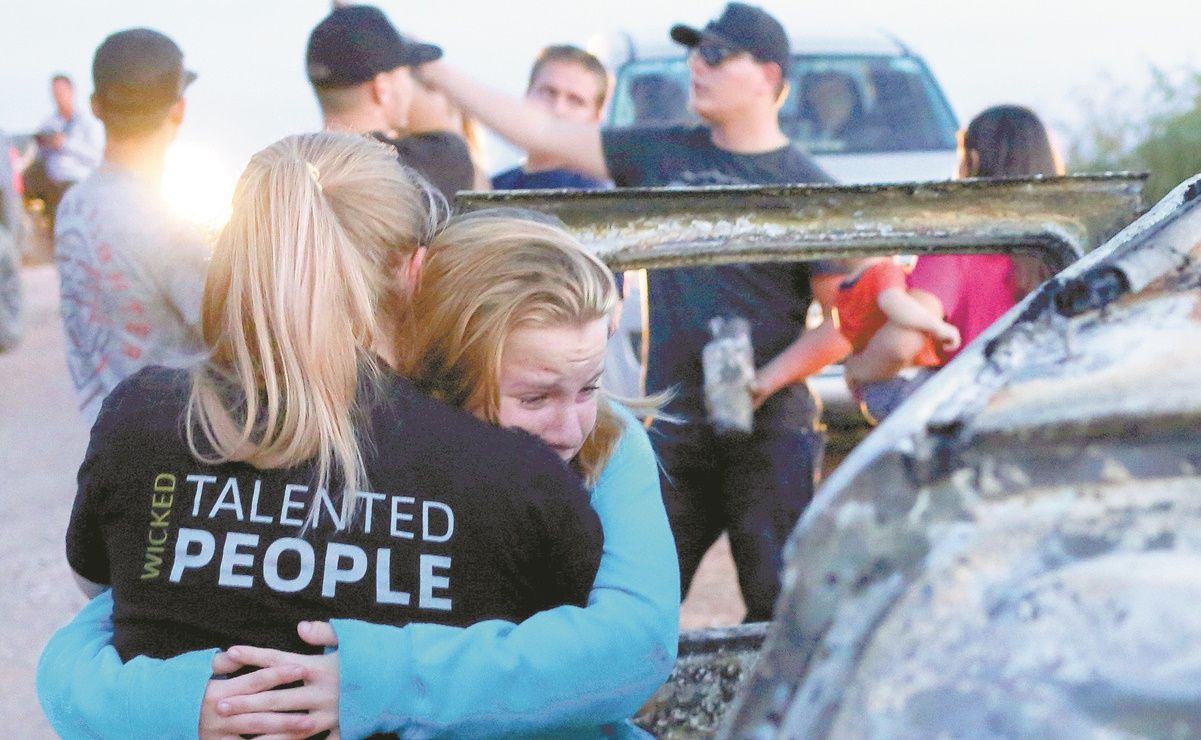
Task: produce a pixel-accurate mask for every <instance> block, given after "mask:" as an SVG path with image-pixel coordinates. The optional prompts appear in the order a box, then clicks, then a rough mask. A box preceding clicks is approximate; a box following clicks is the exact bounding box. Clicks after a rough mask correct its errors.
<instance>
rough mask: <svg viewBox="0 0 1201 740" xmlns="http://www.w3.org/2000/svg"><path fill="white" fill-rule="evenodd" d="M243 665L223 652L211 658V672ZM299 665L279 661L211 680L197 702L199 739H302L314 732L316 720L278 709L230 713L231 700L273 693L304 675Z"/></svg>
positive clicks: (219, 673)
mask: <svg viewBox="0 0 1201 740" xmlns="http://www.w3.org/2000/svg"><path fill="white" fill-rule="evenodd" d="M242 667H243V666H242V664H241V663H238V662H237V661H234V660H232V659H231V658H229V656H228V655H227V654H226V653H217V655H216V656H215V657H214V658H213V674H214V675H223V674H226V673H232V672H234V671H236V670H238V669H240V668H242ZM304 672H305V671H304V668H303V667H302V666H300V665H293V664H281V665H277V666H274V667H271V668H261V669H259V670H257V671H254V672H252V673H247V674H245V675H243V676H238V677H236V678H229V679H222V678H214V679H210V680H209V682H208V686H207V687H206V688H205V691H204V699H203V700H202V701H201V703H200V727H199V733H198V734H199V737H200V738H201V740H236V739H237V738H240V737H243V736H244V735H264V736H267V737H273V738H276V737H278V738H305V737H309V736H310V735H312V734H313V733H315V732H317V731H318V730H317V721H316V720H315V719H314V718H312V717H310V716H309V715H307V714H285V713H278V712H247V713H244V714H235V713H233V710H232V706H231V704H230V700H231V699H233V700H236V699H237V698H238V697H239V696H246V695H258V694H260V693H263V692H265V693H268V694H270V693H274V692H273V691H272V690H273V689H274V688H275V687H276V686H280V685H283V684H287V683H292V682H295V681H300V680H301V679H303V678H304Z"/></svg>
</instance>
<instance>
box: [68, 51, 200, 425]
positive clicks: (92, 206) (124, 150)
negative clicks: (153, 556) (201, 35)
mask: <svg viewBox="0 0 1201 740" xmlns="http://www.w3.org/2000/svg"><path fill="white" fill-rule="evenodd" d="M92 78H93V82H94V86H95V92H94V93H93V94H92V111H93V112H94V113H95V114H96V117H97V118H99V119H100V121H101V123H103V124H104V130H105V134H106V142H105V146H104V161H103V163H102V164H101V166H100V167H99V168H98V169H97V170H96V171H94V172H93V173H92V174H91V175H89V176H88V177H87V179H85V180H83V181H82V182H80V183H79V184H78V185H76V186H75V187H73V188H71V190H70V192H68V193H67V195H66V197H65V198H64V199H63V201H62V204H61V205H60V206H59V211H58V222H57V224H56V226H55V230H54V258H55V261H56V263H57V265H58V275H59V280H60V282H61V298H60V312H61V314H62V319H63V327H64V329H65V330H66V339H67V367H68V369H69V370H70V372H71V379H72V381H73V382H74V384H75V390H76V392H77V394H78V397H79V407H80V410H81V411H82V412H83V415H84V417H85V418H86V419H87V421H88V423H89V424H90V423H91V422H93V421H94V420H95V418H96V414H97V413H98V412H99V411H100V404H101V402H103V401H104V398H105V396H107V395H108V393H109V392H110V391H111V390H112V389H113V388H115V387H116V386H117V384H118V383H120V382H121V381H122V380H123V379H125V378H126V377H127V376H129V375H132V374H133V373H135V372H136V371H138V370H139V369H140V368H142V367H145V366H147V365H167V366H172V367H179V366H183V365H188V364H191V362H192V361H193V360H194V359H195V358H196V357H197V355H198V354H199V353H201V352H202V351H203V349H204V343H203V341H202V340H201V336H200V295H201V292H202V290H203V287H204V276H205V271H206V269H207V266H208V259H209V251H210V250H209V247H208V245H207V244H206V243H205V241H204V239H203V238H202V236H201V235H200V233H199V232H197V231H195V230H194V229H193V228H192V227H190V226H189V225H188V224H187V223H185V222H184V221H182V220H181V219H180V218H178V217H177V216H175V215H174V214H172V213H171V212H170V211H169V210H168V209H167V206H166V204H165V203H164V202H163V200H162V195H161V193H160V187H161V182H162V176H163V166H164V161H165V158H166V154H167V149H168V147H170V145H171V143H172V142H173V141H174V140H175V135H176V132H177V131H178V130H179V126H180V124H181V123H182V122H183V117H184V97H183V95H184V89H185V88H186V87H187V86H188V85H189V84H191V82H192V81H193V80H194V79H196V75H195V73H193V72H190V71H188V70H187V69H186V68H185V67H184V65H183V53H182V52H181V51H180V50H179V47H178V46H176V44H175V42H174V41H172V40H171V39H169V38H167V37H166V36H164V35H163V34H161V33H159V32H157V31H152V30H150V29H148V28H132V29H129V30H126V31H119V32H117V33H114V34H112V35H111V36H109V37H108V38H106V39H105V40H104V43H102V44H101V45H100V47H99V48H97V49H96V55H95V58H94V59H93V62H92Z"/></svg>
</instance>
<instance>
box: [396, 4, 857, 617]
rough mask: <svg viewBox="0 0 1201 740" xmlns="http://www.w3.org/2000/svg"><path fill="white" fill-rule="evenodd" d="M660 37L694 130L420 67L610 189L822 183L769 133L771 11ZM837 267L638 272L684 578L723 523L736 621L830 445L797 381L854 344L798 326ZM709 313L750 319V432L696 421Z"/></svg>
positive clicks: (774, 559)
mask: <svg viewBox="0 0 1201 740" xmlns="http://www.w3.org/2000/svg"><path fill="white" fill-rule="evenodd" d="M671 37H672V39H674V40H675V41H676V42H677V43H680V44H682V45H683V46H685V47H687V48H688V49H689V60H688V64H689V68H690V70H691V73H692V86H691V106H692V108H693V110H694V111H695V112H696V114H697V115H698V116H699V117H700V119H701V120H702V121H703V125H700V126H680V127H671V128H655V129H626V130H619V131H617V130H615V131H603V132H602V131H601V130H600V128H599V126H596V125H586V124H582V123H579V122H574V121H565V120H562V119H556V118H554V117H553V116H550V115H548V114H546V113H545V111H539V110H538V109H537V108H536V107H535V106H532V105H529V104H523V103H522V102H520V101H516V100H513V99H511V98H508V97H507V96H504V95H500V94H498V93H495V92H493V91H491V90H488V89H487V88H485V87H483V86H481V85H478V84H476V83H475V82H473V81H472V80H470V79H468V78H467V77H465V76H463V75H462V74H459V73H458V72H456V71H455V70H453V69H451V68H450V67H448V66H447V65H446V64H445V63H444V62H441V61H437V62H433V63H431V64H428V65H424V66H423V67H421V68H419V72H420V74H422V75H423V76H424V78H425V79H426V80H428V81H429V82H431V83H432V84H434V85H436V86H437V87H439V88H440V89H442V90H443V91H444V92H445V93H446V94H447V95H448V96H449V97H451V98H452V99H453V100H454V101H455V102H456V103H457V104H458V105H460V106H461V107H462V108H464V109H465V110H467V111H468V112H470V113H472V114H473V115H475V116H477V117H478V118H479V119H480V120H481V121H482V122H483V123H484V124H486V125H488V126H489V127H491V128H493V129H494V130H496V131H497V132H498V133H500V134H501V135H502V136H504V137H505V138H507V139H509V140H510V141H511V142H513V143H514V144H515V145H517V146H518V147H520V148H523V149H526V150H527V151H528V152H530V156H531V157H533V156H535V155H537V156H539V157H549V158H555V159H557V160H558V161H560V162H562V163H563V164H564V166H567V167H569V168H571V169H573V170H575V171H577V172H581V173H583V174H586V175H590V176H592V177H597V178H604V179H611V180H613V181H614V182H615V183H616V184H617V185H618V186H621V187H631V186H667V185H694V186H700V185H727V184H765V185H769V184H781V183H814V182H830V177H829V176H828V175H827V174H826V173H825V172H823V171H822V170H821V168H819V167H818V166H817V165H816V164H814V163H813V161H812V160H811V159H809V157H808V156H807V155H806V154H805V153H804V152H802V151H801V150H800V149H798V148H797V147H796V146H794V145H793V144H792V142H791V141H790V140H789V139H788V137H787V136H786V135H785V134H784V133H783V131H781V130H780V125H779V118H778V111H779V106H780V103H781V102H782V100H783V98H784V97H785V96H786V95H787V92H788V86H787V83H786V80H787V75H788V69H789V66H790V62H791V54H790V51H789V45H788V36H787V34H786V33H785V32H784V29H783V27H782V26H781V25H780V23H779V22H778V21H777V20H776V19H775V18H773V17H772V16H771V15H769V14H768V13H766V12H764V11H763V10H762V9H760V8H757V7H753V6H750V5H744V4H742V3H730V4H729V5H727V6H726V8H725V10H724V11H723V12H722V14H721V16H720V17H719V18H717V19H716V20H714V21H712V22H710V23H709V24H708V25H706V26H705V27H704V28H703V29H696V28H692V27H689V26H684V25H677V26H675V27H673V28H672V29H671ZM840 271H841V267H839V266H836V265H833V264H822V263H808V264H788V265H780V264H757V265H723V266H705V267H689V268H677V269H666V270H652V271H650V273H649V274H648V289H649V297H648V299H649V329H650V353H649V356H648V362H647V391H648V392H651V393H654V392H658V391H663V390H667V389H674V390H675V392H676V394H675V396H674V398H673V399H672V401H671V402H670V403H669V404H668V407H667V412H668V413H670V414H672V415H673V416H676V417H678V418H682V419H684V423H682V424H674V425H673V424H658V425H656V431H657V433H656V434H655V435H653V437H652V438H653V439H654V440H655V443H656V444H655V449H656V452H657V453H658V455H659V458H660V460H661V462H662V465H663V469H664V472H665V474H664V476H663V480H662V482H663V496H664V501H665V503H666V506H667V512H668V515H669V517H670V518H671V523H672V530H673V531H674V533H675V537H676V545H677V550H678V553H679V556H680V570H681V576H682V585H683V587H684V588H685V589H687V588H688V586H689V584H690V583H691V580H692V577H693V575H694V574H695V572H696V569H697V566H698V565H699V564H700V560H701V558H702V557H703V556H704V554H705V552H706V551H707V550H708V549H709V547H710V546H711V545H712V544H713V542H714V541H716V539H717V538H718V537H719V536H720V535H721V533H722V531H723V530H724V531H727V532H728V533H729V536H730V546H731V550H732V552H733V555H734V560H735V564H736V566H737V568H738V578H739V585H740V587H741V589H742V595H743V599H744V601H745V602H746V605H747V615H746V620H747V621H758V620H766V619H770V618H771V613H772V607H773V605H774V603H775V600H776V596H777V595H778V594H779V588H780V580H779V574H780V569H781V567H782V564H783V560H782V550H783V546H784V542H785V540H786V539H787V537H788V534H789V532H790V531H791V530H792V527H793V525H795V523H796V521H797V519H798V518H799V516H800V514H801V511H802V510H803V509H804V507H805V505H806V504H807V503H808V501H809V499H810V498H811V496H812V494H813V487H814V483H815V480H816V478H817V476H818V474H819V469H820V464H821V457H822V452H823V450H824V446H825V439H824V436H823V435H822V434H821V432H820V431H819V428H820V427H819V423H818V418H817V417H818V404H817V402H816V400H815V399H814V398H813V396H812V394H811V393H810V392H809V389H808V387H807V386H806V385H805V384H804V382H803V381H804V379H805V377H807V376H808V375H810V374H812V373H815V372H817V371H818V370H820V369H821V368H822V367H824V366H825V365H827V364H829V363H830V362H833V361H837V360H839V359H841V357H842V356H843V355H845V353H846V352H847V350H848V349H849V346H848V345H847V343H846V342H845V340H844V339H842V337H841V335H839V333H838V331H837V329H835V328H834V327H833V322H830V321H827V322H826V323H825V324H823V325H822V326H821V327H819V328H818V329H816V330H814V331H810V332H806V331H805V315H806V312H807V309H808V307H809V304H810V302H811V301H812V299H813V298H815V297H816V298H817V300H818V301H820V302H821V304H822V305H823V308H824V307H826V306H829V305H832V304H833V298H834V296H835V294H836V292H837V286H838V283H839V281H840V279H841V274H840ZM827 315H828V309H827ZM717 316H741V317H744V318H746V319H749V320H750V323H751V327H752V341H753V344H754V350H755V362H756V366H757V367H758V368H759V371H758V374H757V377H756V381H755V384H754V389H755V399H756V403H758V404H760V405H759V408H758V411H757V412H756V414H755V419H754V432H753V433H752V434H751V435H749V436H743V437H729V436H720V435H718V434H717V433H716V432H715V430H714V429H713V428H712V427H711V426H710V425H709V424H708V423H707V421H706V414H705V409H704V403H703V397H704V393H703V387H704V379H703V376H702V371H701V350H702V348H703V346H704V345H705V343H706V342H707V341H708V340H709V330H708V326H709V321H710V319H712V318H714V317H717Z"/></svg>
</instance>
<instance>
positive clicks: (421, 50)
mask: <svg viewBox="0 0 1201 740" xmlns="http://www.w3.org/2000/svg"><path fill="white" fill-rule="evenodd" d="M441 58H442V47H440V46H434V45H433V44H419V43H415V42H412V41H408V40H407V39H406V40H405V42H404V49H403V50H402V51H401V59H402V61H401V63H400V66H411V67H416V66H418V65H421V64H425V63H427V62H432V61H434V60H436V59H441Z"/></svg>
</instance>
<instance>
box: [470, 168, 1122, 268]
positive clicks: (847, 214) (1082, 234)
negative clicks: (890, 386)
mask: <svg viewBox="0 0 1201 740" xmlns="http://www.w3.org/2000/svg"><path fill="white" fill-rule="evenodd" d="M1144 179H1145V176H1143V175H1138V174H1129V173H1115V174H1105V175H1073V176H1068V177H1049V178H1046V177H1035V178H1023V179H1012V180H960V181H947V182H930V183H910V184H899V185H871V186H865V185H856V186H843V185H811V186H787V187H777V186H768V187H762V186H720V187H707V188H630V189H619V190H608V191H512V192H494V193H467V194H463V195H461V196H460V197H459V200H458V203H459V208H461V209H464V210H474V209H479V208H486V207H516V208H531V209H535V210H538V211H541V212H544V213H549V214H551V215H553V216H555V217H557V218H558V219H560V220H561V221H562V222H563V223H564V224H565V225H566V226H567V228H568V229H569V230H570V231H571V232H572V233H573V234H575V235H576V236H577V237H578V238H579V239H580V240H581V241H583V242H584V243H585V244H587V245H589V246H590V247H591V248H593V249H595V251H596V253H597V254H598V255H599V256H600V257H602V258H603V259H604V260H605V261H606V262H607V263H608V264H609V265H610V267H612V268H613V269H614V270H629V269H641V268H657V267H672V266H679V265H691V264H725V263H736V262H767V261H794V260H798V259H828V258H843V257H864V256H869V255H874V254H931V253H939V252H941V253H956V254H963V253H970V252H994V251H999V250H1014V251H1020V252H1028V253H1034V254H1040V255H1043V256H1044V258H1045V259H1046V260H1047V261H1048V262H1049V263H1050V264H1051V265H1052V266H1053V267H1055V268H1056V270H1058V269H1060V268H1062V267H1063V266H1065V265H1067V264H1068V263H1070V262H1071V261H1072V260H1074V259H1075V258H1076V257H1079V255H1081V254H1083V253H1085V252H1088V251H1090V250H1091V249H1093V248H1095V247H1096V246H1098V245H1099V244H1101V243H1103V242H1104V241H1105V240H1107V239H1108V238H1110V237H1111V236H1113V235H1114V234H1115V233H1116V232H1117V231H1118V230H1119V229H1121V228H1122V227H1123V226H1125V225H1126V224H1128V223H1130V222H1131V221H1133V220H1134V219H1135V218H1136V217H1137V216H1138V215H1139V213H1140V209H1141V200H1140V199H1141V192H1142V184H1143V181H1144Z"/></svg>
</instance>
